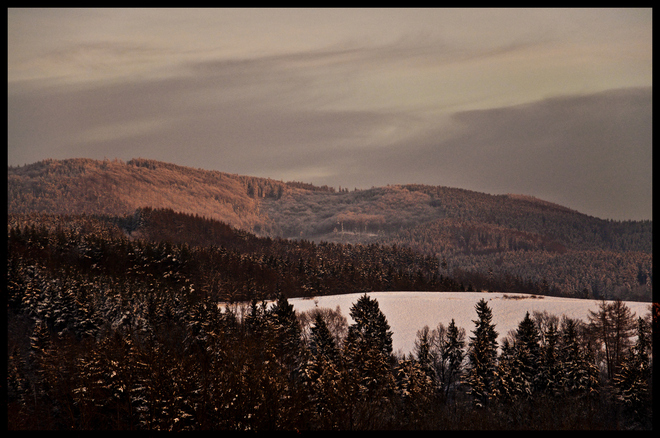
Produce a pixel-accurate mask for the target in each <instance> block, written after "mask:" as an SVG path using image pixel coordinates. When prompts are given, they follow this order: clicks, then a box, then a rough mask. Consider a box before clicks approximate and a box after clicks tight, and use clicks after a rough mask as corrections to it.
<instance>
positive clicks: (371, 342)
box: [343, 294, 396, 428]
mask: <svg viewBox="0 0 660 438" xmlns="http://www.w3.org/2000/svg"><path fill="white" fill-rule="evenodd" d="M349 314H350V316H351V317H352V318H353V320H354V321H355V322H354V323H353V324H352V325H351V326H350V327H349V328H348V335H347V336H346V340H345V342H344V358H345V362H344V363H345V366H344V368H343V373H344V374H343V379H344V381H345V385H346V400H347V401H348V402H349V404H350V406H349V412H348V414H349V419H348V421H349V427H350V428H373V427H375V426H376V425H379V427H381V426H382V425H383V424H384V423H387V422H388V421H389V419H390V416H391V412H390V409H391V408H392V397H393V395H394V390H395V387H396V383H395V381H394V376H393V374H392V365H393V357H392V332H391V331H390V330H389V328H390V326H389V324H388V323H387V318H386V317H385V315H384V314H383V313H382V312H381V310H380V307H379V306H378V301H377V300H375V299H374V300H372V299H371V298H369V297H368V296H367V295H366V294H365V295H363V296H362V297H360V298H359V299H358V301H357V302H356V303H355V304H354V305H353V306H352V307H351V309H350V312H349Z"/></svg>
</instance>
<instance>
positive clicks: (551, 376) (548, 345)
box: [537, 324, 564, 396]
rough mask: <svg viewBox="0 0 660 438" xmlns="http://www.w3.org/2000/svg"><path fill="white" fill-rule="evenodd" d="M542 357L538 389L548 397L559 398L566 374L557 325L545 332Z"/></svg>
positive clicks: (551, 325) (551, 326) (549, 327)
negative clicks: (561, 356)
mask: <svg viewBox="0 0 660 438" xmlns="http://www.w3.org/2000/svg"><path fill="white" fill-rule="evenodd" d="M541 355H542V360H541V365H540V370H539V378H538V380H537V386H538V389H539V390H540V391H543V392H544V393H545V394H547V395H550V396H558V395H560V394H561V389H562V387H561V385H562V380H563V378H564V372H563V366H562V362H561V358H560V351H559V333H558V331H557V326H556V325H555V324H550V325H549V326H548V328H547V330H546V331H545V344H544V346H543V348H542V352H541Z"/></svg>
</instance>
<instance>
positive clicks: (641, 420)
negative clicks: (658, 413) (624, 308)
mask: <svg viewBox="0 0 660 438" xmlns="http://www.w3.org/2000/svg"><path fill="white" fill-rule="evenodd" d="M650 350H651V336H650V327H649V325H648V323H647V322H646V321H644V319H642V318H641V317H639V318H637V341H636V342H635V345H633V346H632V347H631V348H630V349H629V350H628V354H627V355H626V357H625V359H624V360H623V362H622V364H621V370H620V371H619V373H618V374H617V375H616V376H615V378H614V387H615V389H616V395H617V398H618V400H619V401H621V402H622V403H623V406H624V410H625V412H626V413H627V414H628V416H629V417H630V418H632V420H633V421H635V422H636V423H638V424H639V425H640V426H641V427H648V426H650V419H651V418H650V417H651V415H650V414H651V409H650V407H651V406H652V403H651V396H650V379H651V364H650V360H649V352H650Z"/></svg>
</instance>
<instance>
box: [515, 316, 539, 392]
mask: <svg viewBox="0 0 660 438" xmlns="http://www.w3.org/2000/svg"><path fill="white" fill-rule="evenodd" d="M540 354H541V351H540V346H539V333H538V330H537V328H536V325H535V324H534V321H532V319H531V318H530V317H529V312H527V313H526V314H525V317H524V318H523V320H522V321H521V322H520V323H519V324H518V329H517V330H516V335H515V354H514V356H515V361H514V364H515V366H514V367H513V370H512V371H513V373H514V375H515V377H516V380H518V382H519V385H518V386H517V387H516V388H515V391H516V393H517V394H519V395H525V396H527V397H529V396H531V394H532V392H533V391H534V389H535V385H536V380H537V378H538V370H539V365H540Z"/></svg>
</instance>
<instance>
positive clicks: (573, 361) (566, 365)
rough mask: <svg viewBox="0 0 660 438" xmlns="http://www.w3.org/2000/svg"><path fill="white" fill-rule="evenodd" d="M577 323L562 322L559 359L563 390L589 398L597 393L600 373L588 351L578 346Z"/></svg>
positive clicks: (568, 319)
mask: <svg viewBox="0 0 660 438" xmlns="http://www.w3.org/2000/svg"><path fill="white" fill-rule="evenodd" d="M578 331H579V322H578V321H576V320H574V319H571V318H564V319H563V320H562V330H561V333H562V347H561V352H560V357H561V360H562V363H563V369H564V375H563V377H564V378H563V385H562V387H563V389H564V391H565V392H567V393H569V394H577V395H581V396H585V395H586V396H589V395H592V394H595V393H597V392H598V388H599V386H600V379H599V375H600V371H599V369H598V367H597V366H596V365H595V364H594V359H593V357H592V356H591V354H590V352H589V349H588V348H586V347H585V346H582V345H581V344H580V339H579V333H578Z"/></svg>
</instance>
